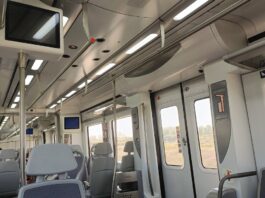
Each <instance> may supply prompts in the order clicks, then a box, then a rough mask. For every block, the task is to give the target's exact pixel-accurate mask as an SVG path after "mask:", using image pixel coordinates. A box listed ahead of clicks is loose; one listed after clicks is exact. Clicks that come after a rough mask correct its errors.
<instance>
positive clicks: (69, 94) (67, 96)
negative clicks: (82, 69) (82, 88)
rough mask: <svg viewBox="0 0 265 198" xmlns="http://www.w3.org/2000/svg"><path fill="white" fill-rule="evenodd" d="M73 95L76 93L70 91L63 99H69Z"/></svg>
mask: <svg viewBox="0 0 265 198" xmlns="http://www.w3.org/2000/svg"><path fill="white" fill-rule="evenodd" d="M75 93H76V91H75V90H73V91H70V92H69V93H68V94H66V95H65V97H66V98H69V97H71V96H72V95H74V94H75Z"/></svg>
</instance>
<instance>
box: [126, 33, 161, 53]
mask: <svg viewBox="0 0 265 198" xmlns="http://www.w3.org/2000/svg"><path fill="white" fill-rule="evenodd" d="M157 36H158V34H149V35H148V36H147V37H145V38H144V39H143V40H141V41H140V42H139V43H137V44H136V45H134V46H133V47H132V48H130V49H129V50H128V51H127V52H126V54H133V53H134V52H136V51H137V50H139V49H140V48H141V47H143V46H145V45H146V44H147V43H149V42H150V41H152V40H153V39H155V38H156V37H157Z"/></svg>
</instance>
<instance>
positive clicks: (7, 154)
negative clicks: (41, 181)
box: [0, 149, 20, 197]
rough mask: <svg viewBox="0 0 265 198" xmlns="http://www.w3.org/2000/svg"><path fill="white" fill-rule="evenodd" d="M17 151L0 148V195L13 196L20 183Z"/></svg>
mask: <svg viewBox="0 0 265 198" xmlns="http://www.w3.org/2000/svg"><path fill="white" fill-rule="evenodd" d="M17 158H18V152H17V151H16V150H14V149H6V150H1V153H0V197H4V196H15V195H17V193H18V189H19V185H20V170H19V165H18V162H17V161H16V160H17Z"/></svg>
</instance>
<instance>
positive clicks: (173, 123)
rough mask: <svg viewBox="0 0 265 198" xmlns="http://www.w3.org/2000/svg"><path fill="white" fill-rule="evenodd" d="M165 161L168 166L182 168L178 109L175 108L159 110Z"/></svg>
mask: <svg viewBox="0 0 265 198" xmlns="http://www.w3.org/2000/svg"><path fill="white" fill-rule="evenodd" d="M161 121H162V130H163V141H164V151H165V158H166V159H165V160H166V163H167V164H168V165H173V166H183V165H184V159H183V153H182V148H181V135H180V126H179V115H178V108H177V107H176V106H173V107H168V108H165V109H162V110H161Z"/></svg>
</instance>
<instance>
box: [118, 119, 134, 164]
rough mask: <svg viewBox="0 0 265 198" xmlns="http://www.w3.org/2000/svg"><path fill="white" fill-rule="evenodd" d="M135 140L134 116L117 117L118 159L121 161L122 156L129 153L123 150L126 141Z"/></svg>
mask: <svg viewBox="0 0 265 198" xmlns="http://www.w3.org/2000/svg"><path fill="white" fill-rule="evenodd" d="M128 141H133V129H132V117H125V118H121V119H117V155H118V156H117V159H118V162H120V161H121V159H122V156H124V155H127V153H124V152H123V149H124V146H125V143H126V142H128Z"/></svg>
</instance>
